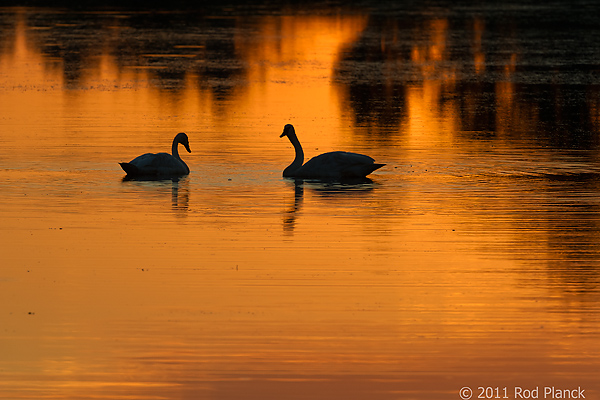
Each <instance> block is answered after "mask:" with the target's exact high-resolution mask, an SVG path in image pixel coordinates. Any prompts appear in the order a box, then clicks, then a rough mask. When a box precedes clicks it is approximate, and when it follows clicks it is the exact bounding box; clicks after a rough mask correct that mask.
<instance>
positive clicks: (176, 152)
mask: <svg viewBox="0 0 600 400" xmlns="http://www.w3.org/2000/svg"><path fill="white" fill-rule="evenodd" d="M178 147H179V140H178V139H177V138H175V139H173V145H172V146H171V154H173V157H175V158H176V159H178V160H181V157H179V150H178Z"/></svg>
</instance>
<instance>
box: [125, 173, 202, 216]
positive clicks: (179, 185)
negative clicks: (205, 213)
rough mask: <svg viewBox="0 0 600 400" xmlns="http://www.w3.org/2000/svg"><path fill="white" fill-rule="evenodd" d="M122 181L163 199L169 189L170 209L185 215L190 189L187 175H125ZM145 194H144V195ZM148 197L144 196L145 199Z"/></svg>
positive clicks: (187, 208)
mask: <svg viewBox="0 0 600 400" xmlns="http://www.w3.org/2000/svg"><path fill="white" fill-rule="evenodd" d="M123 183H124V184H125V183H127V184H130V185H135V187H137V188H140V189H143V190H144V191H146V192H152V194H154V197H155V198H159V199H164V198H165V197H166V195H167V193H168V191H169V189H170V192H171V209H172V210H173V212H174V214H175V215H176V216H179V217H186V216H187V212H188V210H189V203H190V190H189V180H188V178H187V176H183V177H175V178H170V179H164V178H158V177H154V178H150V177H144V178H140V177H131V176H125V177H124V178H123ZM145 196H146V195H145ZM147 199H148V197H147V196H146V197H145V200H147Z"/></svg>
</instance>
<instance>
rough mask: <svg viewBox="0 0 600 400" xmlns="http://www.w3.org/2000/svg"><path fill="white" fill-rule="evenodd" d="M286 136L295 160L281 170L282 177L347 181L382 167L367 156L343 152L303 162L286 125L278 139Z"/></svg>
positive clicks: (300, 150) (300, 148) (294, 133)
mask: <svg viewBox="0 0 600 400" xmlns="http://www.w3.org/2000/svg"><path fill="white" fill-rule="evenodd" d="M284 136H287V137H288V139H290V142H292V145H294V149H295V150H296V158H294V161H293V162H292V163H291V164H290V165H289V166H288V167H287V168H286V169H284V170H283V176H284V177H293V178H313V179H348V178H364V177H366V176H367V175H369V174H370V173H371V172H373V171H375V170H376V169H378V168H381V167H383V166H384V165H385V164H377V163H375V160H373V159H372V158H371V157H369V156H365V155H363V154H356V153H348V152H345V151H332V152H330V153H324V154H321V155H318V156H316V157H313V158H311V159H310V160H308V161H307V162H306V164H304V165H302V163H303V162H304V152H303V151H302V146H301V145H300V141H299V140H298V137H297V136H296V131H295V130H294V127H293V126H292V125H290V124H287V125H286V126H285V127H284V128H283V133H282V134H281V136H279V137H284Z"/></svg>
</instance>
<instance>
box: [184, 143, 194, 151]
mask: <svg viewBox="0 0 600 400" xmlns="http://www.w3.org/2000/svg"><path fill="white" fill-rule="evenodd" d="M183 146H184V147H185V149H186V150H187V152H188V153H191V152H192V150H190V145H189V143H183Z"/></svg>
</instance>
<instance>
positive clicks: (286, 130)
mask: <svg viewBox="0 0 600 400" xmlns="http://www.w3.org/2000/svg"><path fill="white" fill-rule="evenodd" d="M295 134H296V131H295V130H294V126H293V125H292V124H287V125H286V126H284V127H283V133H282V134H281V135H280V136H279V137H280V138H282V137H284V136H287V137H290V136H293V135H295Z"/></svg>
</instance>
